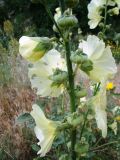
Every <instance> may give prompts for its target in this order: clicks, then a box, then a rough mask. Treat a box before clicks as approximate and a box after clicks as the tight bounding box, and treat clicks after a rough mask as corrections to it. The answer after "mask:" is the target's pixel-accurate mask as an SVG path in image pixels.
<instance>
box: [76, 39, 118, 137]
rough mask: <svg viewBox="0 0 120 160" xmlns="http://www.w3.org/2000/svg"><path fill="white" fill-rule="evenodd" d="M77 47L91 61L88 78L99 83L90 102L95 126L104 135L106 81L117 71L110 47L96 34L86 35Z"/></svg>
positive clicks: (105, 125) (105, 124)
mask: <svg viewBox="0 0 120 160" xmlns="http://www.w3.org/2000/svg"><path fill="white" fill-rule="evenodd" d="M79 48H80V49H82V51H83V53H85V54H86V55H87V56H88V58H89V59H90V60H91V61H92V63H93V70H91V71H90V72H89V77H90V79H91V80H94V81H95V82H99V83H101V86H100V91H99V92H98V93H97V94H96V95H95V96H94V97H93V98H92V103H93V109H94V111H95V118H96V122H97V126H98V128H99V129H101V130H102V136H103V137H106V135H107V113H106V103H107V102H106V101H107V100H106V82H107V80H108V79H109V78H113V76H114V75H115V73H116V72H117V67H116V64H115V60H114V58H113V57H112V52H111V50H110V47H105V43H104V42H103V41H102V40H100V39H99V38H98V37H96V36H88V38H87V41H83V42H82V43H80V44H79Z"/></svg>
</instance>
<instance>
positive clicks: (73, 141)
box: [65, 36, 76, 160]
mask: <svg viewBox="0 0 120 160" xmlns="http://www.w3.org/2000/svg"><path fill="white" fill-rule="evenodd" d="M65 50H66V61H67V70H68V81H69V96H70V109H71V113H73V112H75V111H76V105H75V93H74V73H73V69H72V63H71V60H70V55H71V52H70V42H69V36H68V39H66V40H65ZM75 144H76V130H72V131H71V157H72V160H76V153H75V151H74V148H75Z"/></svg>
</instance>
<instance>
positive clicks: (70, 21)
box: [57, 15, 78, 29]
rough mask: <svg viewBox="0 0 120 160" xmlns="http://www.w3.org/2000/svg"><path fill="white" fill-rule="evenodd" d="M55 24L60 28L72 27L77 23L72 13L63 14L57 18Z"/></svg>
mask: <svg viewBox="0 0 120 160" xmlns="http://www.w3.org/2000/svg"><path fill="white" fill-rule="evenodd" d="M57 24H58V26H59V27H60V28H61V29H69V28H73V27H75V26H76V25H77V24H78V20H77V18H76V17H75V16H73V15H70V16H69V15H64V16H62V17H60V18H59V19H58V20H57Z"/></svg>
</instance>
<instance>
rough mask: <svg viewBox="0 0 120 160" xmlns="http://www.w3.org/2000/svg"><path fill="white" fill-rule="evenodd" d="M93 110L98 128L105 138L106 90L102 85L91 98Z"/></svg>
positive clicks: (103, 84)
mask: <svg viewBox="0 0 120 160" xmlns="http://www.w3.org/2000/svg"><path fill="white" fill-rule="evenodd" d="M92 104H93V110H94V111H95V119H96V122H97V126H98V128H99V129H100V130H101V131H102V136H103V137H104V138H105V137H106V136H107V113H106V104H107V99H106V88H105V83H102V86H101V89H100V91H99V92H98V93H97V95H96V96H94V97H93V98H92Z"/></svg>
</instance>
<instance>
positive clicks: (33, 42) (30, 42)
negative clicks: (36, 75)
mask: <svg viewBox="0 0 120 160" xmlns="http://www.w3.org/2000/svg"><path fill="white" fill-rule="evenodd" d="M19 44H20V46H19V52H20V54H21V55H22V56H23V57H24V58H25V59H26V60H28V61H31V62H35V61H38V60H39V59H40V58H41V57H43V56H44V54H45V53H46V52H48V51H49V50H50V49H52V47H53V45H52V43H51V42H50V39H49V38H47V37H27V36H22V37H21V38H20V40H19Z"/></svg>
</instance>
